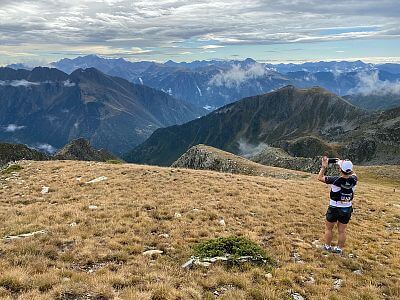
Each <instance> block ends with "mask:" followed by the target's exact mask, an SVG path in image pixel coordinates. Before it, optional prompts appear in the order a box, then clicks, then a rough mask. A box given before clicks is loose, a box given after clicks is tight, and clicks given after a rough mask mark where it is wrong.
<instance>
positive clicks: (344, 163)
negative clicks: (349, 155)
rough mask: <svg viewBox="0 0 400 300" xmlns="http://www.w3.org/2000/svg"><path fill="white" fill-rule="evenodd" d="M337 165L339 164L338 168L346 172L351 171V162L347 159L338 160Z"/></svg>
mask: <svg viewBox="0 0 400 300" xmlns="http://www.w3.org/2000/svg"><path fill="white" fill-rule="evenodd" d="M338 165H339V166H340V169H341V170H342V171H343V172H344V173H346V174H349V173H351V172H353V163H352V162H351V161H350V160H348V159H346V160H339V161H338Z"/></svg>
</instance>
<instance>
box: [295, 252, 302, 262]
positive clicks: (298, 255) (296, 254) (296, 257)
mask: <svg viewBox="0 0 400 300" xmlns="http://www.w3.org/2000/svg"><path fill="white" fill-rule="evenodd" d="M293 260H294V262H295V263H298V264H304V261H303V260H302V259H301V257H300V254H299V253H297V252H294V253H293Z"/></svg>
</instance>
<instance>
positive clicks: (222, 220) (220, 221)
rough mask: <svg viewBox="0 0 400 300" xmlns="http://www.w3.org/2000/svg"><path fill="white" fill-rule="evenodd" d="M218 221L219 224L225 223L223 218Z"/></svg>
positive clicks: (223, 224)
mask: <svg viewBox="0 0 400 300" xmlns="http://www.w3.org/2000/svg"><path fill="white" fill-rule="evenodd" d="M218 223H219V225H221V226H225V225H226V223H225V220H224V219H221V220H219V221H218Z"/></svg>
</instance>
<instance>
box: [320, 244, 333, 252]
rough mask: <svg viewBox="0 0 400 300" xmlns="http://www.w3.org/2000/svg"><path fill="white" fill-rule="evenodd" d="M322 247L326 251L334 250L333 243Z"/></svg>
mask: <svg viewBox="0 0 400 300" xmlns="http://www.w3.org/2000/svg"><path fill="white" fill-rule="evenodd" d="M322 249H323V250H325V251H328V252H331V251H332V246H331V245H324V246H323V247H322Z"/></svg>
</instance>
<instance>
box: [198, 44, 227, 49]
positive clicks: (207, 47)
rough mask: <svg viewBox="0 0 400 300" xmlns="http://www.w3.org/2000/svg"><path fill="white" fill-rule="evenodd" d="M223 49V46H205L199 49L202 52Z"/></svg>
mask: <svg viewBox="0 0 400 300" xmlns="http://www.w3.org/2000/svg"><path fill="white" fill-rule="evenodd" d="M223 47H225V46H222V45H205V46H201V47H200V48H201V49H204V50H211V49H218V48H223Z"/></svg>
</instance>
